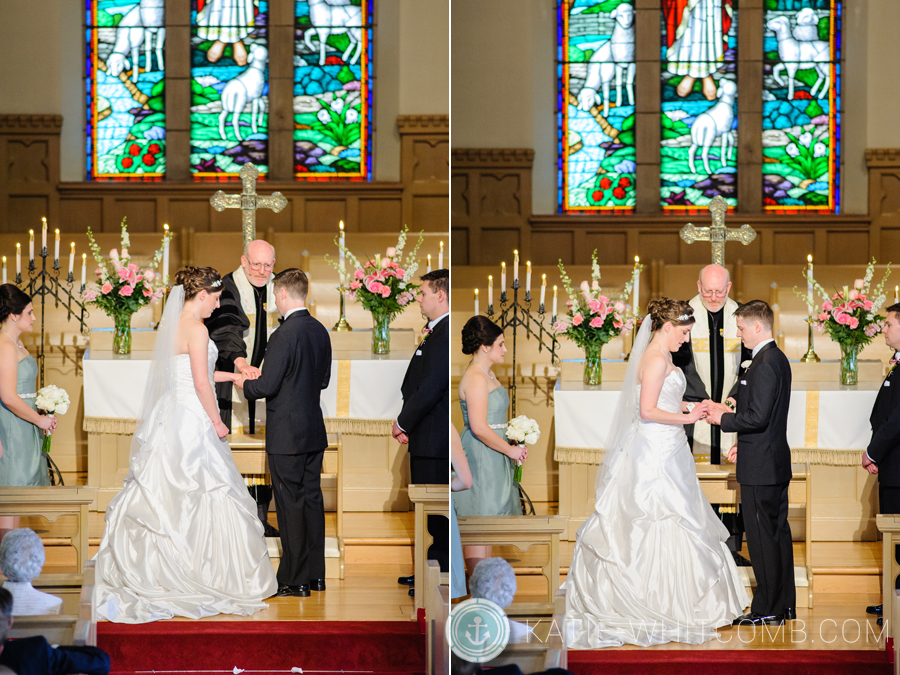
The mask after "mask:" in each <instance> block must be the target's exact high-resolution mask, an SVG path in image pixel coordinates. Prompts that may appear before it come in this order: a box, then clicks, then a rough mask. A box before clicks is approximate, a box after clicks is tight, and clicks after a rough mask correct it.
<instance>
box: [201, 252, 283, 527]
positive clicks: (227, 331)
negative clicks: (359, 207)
mask: <svg viewBox="0 0 900 675" xmlns="http://www.w3.org/2000/svg"><path fill="white" fill-rule="evenodd" d="M274 267H275V249H274V248H273V247H272V245H271V244H269V242H267V241H263V240H261V239H258V240H256V241H251V242H250V243H249V244H247V246H245V247H244V255H242V256H241V266H240V267H238V268H237V269H236V270H235V271H234V272H231V273H230V274H226V275H225V276H224V277H223V278H222V295H221V296H220V298H219V308H218V309H216V310H215V311H214V312H213V313H212V315H211V316H210V317H209V318H208V319H207V320H206V327H207V329H208V330H209V337H210V339H211V340H212V341H213V342H214V343H215V344H216V348H217V349H218V350H219V357H218V360H217V361H216V370H220V371H224V372H228V373H240V374H241V375H243V376H244V377H246V378H248V379H251V380H253V379H256V378H257V377H259V369H260V367H261V366H262V362H263V356H264V355H265V353H266V344H267V342H268V340H269V337H271V335H272V333H273V332H274V331H275V329H276V328H278V311H277V310H276V309H275V291H274V289H273V285H272V269H273V268H274ZM216 399H217V400H218V405H219V414H220V415H221V416H222V422H223V423H224V424H225V426H227V427H228V428H229V430H230V431H231V433H248V434H252V433H257V432H259V431H263V429H264V425H265V419H266V418H265V414H264V413H265V406H266V404H265V401H259V402H257V401H254V400H252V399H249V400H248V399H245V398H244V395H243V393H242V392H241V391H240V389H239V388H237V387H235V386H233V385H232V383H231V382H219V383H217V384H216ZM244 479H245V480H246V482H247V487H248V489H249V490H250V495H251V496H252V497H253V499H254V500H255V501H256V512H257V515H258V516H259V520H260V522H261V523H262V524H263V528H265V535H266V536H267V537H277V536H278V530H276V529H275V528H274V527H272V526H271V525H269V521H268V516H269V504H270V503H271V501H272V485H271V482H270V479H269V477H268V476H266V475H260V476H245V477H244Z"/></svg>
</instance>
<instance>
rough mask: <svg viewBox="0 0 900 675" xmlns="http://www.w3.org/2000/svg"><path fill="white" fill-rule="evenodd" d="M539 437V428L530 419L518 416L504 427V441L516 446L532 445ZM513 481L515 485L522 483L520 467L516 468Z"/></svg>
mask: <svg viewBox="0 0 900 675" xmlns="http://www.w3.org/2000/svg"><path fill="white" fill-rule="evenodd" d="M540 437H541V428H540V427H539V426H538V423H537V422H535V421H534V420H533V419H531V418H530V417H526V416H525V415H519V416H518V417H514V418H513V419H511V420H510V421H509V423H508V424H507V425H506V439H507V440H508V441H510V442H513V441H514V442H515V444H516V445H520V444H521V445H534V444H535V443H537V441H538V439H539V438H540ZM513 480H515V481H516V482H517V483H519V482H521V481H522V465H521V464H519V465H518V466H516V473H515V475H514V476H513Z"/></svg>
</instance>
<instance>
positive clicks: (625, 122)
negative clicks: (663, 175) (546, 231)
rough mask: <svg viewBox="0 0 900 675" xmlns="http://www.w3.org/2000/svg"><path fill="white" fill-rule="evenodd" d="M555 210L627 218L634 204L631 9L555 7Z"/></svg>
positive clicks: (608, 0) (580, 3)
mask: <svg viewBox="0 0 900 675" xmlns="http://www.w3.org/2000/svg"><path fill="white" fill-rule="evenodd" d="M558 11H559V16H558V24H557V31H558V33H557V43H558V47H557V49H558V54H557V68H558V71H557V77H558V81H559V93H558V100H557V110H558V112H557V115H558V119H557V127H558V133H559V138H558V144H559V155H558V156H559V159H558V166H557V171H558V185H559V207H560V211H561V212H563V213H578V212H612V213H630V212H631V211H632V210H633V209H634V205H635V171H636V168H637V167H636V164H635V144H634V74H635V60H634V4H633V3H632V2H626V1H625V0H559V1H558Z"/></svg>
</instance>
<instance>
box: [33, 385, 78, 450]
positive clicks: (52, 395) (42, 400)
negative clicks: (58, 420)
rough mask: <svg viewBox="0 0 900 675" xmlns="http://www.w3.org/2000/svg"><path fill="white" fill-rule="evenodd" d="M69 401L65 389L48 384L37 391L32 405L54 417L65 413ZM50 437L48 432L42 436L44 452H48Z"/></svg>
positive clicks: (67, 409)
mask: <svg viewBox="0 0 900 675" xmlns="http://www.w3.org/2000/svg"><path fill="white" fill-rule="evenodd" d="M69 403H70V402H69V394H68V393H67V392H66V390H65V389H60V388H59V387H57V386H56V385H55V384H48V385H47V386H46V387H42V388H41V389H40V390H39V391H38V393H37V399H35V402H34V407H35V408H37V409H38V410H40V411H42V412H44V413H45V414H47V415H49V416H50V417H56V416H57V415H65V414H66V413H67V412H68V411H69ZM52 438H53V437H52V436H51V435H50V434H47V435H46V436H44V445H43V447H42V448H41V449H42V450H43V451H44V452H50V443H51V442H52Z"/></svg>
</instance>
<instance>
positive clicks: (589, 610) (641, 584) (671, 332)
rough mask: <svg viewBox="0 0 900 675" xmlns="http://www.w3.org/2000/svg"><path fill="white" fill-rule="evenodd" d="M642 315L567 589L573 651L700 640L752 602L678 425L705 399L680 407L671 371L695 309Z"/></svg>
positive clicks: (678, 381)
mask: <svg viewBox="0 0 900 675" xmlns="http://www.w3.org/2000/svg"><path fill="white" fill-rule="evenodd" d="M649 310H650V314H649V316H648V317H646V318H645V319H644V322H643V325H642V326H641V330H640V332H639V333H638V335H637V336H636V338H635V342H634V349H633V350H632V352H631V359H630V362H629V365H628V370H627V372H626V375H625V381H624V383H623V389H622V396H621V398H620V399H619V405H618V408H617V411H616V417H615V422H614V423H613V426H612V428H611V429H610V431H609V436H608V439H607V452H606V457H605V458H604V462H603V464H602V465H601V467H600V468H599V470H598V474H597V494H596V503H595V511H594V513H593V515H591V517H590V518H588V519H587V521H585V523H584V524H583V525H582V526H581V528H580V529H579V530H578V537H577V540H576V543H575V551H574V553H573V556H572V564H571V567H570V570H569V575H568V577H567V579H566V582H565V584H564V586H565V589H566V631H567V638H566V639H567V642H568V645H569V647H570V648H575V649H593V648H597V647H612V646H620V645H622V644H625V643H628V644H634V645H638V646H641V647H647V646H650V645H658V644H663V643H666V642H685V643H689V644H699V643H702V642H705V641H707V640H711V639H713V638H715V637H716V632H715V630H716V628H719V627H721V626H729V625H731V622H732V620H733V619H735V618H736V617H738V616H740V615H741V614H742V610H743V608H744V607H746V606H747V605H748V604H750V598H749V597H748V595H747V591H746V590H745V589H744V586H743V583H742V582H741V579H740V577H739V575H738V572H737V567H735V564H734V560H733V558H732V556H731V553H730V551H729V549H728V546H727V544H726V542H727V539H728V530H727V529H726V528H725V526H724V525H722V523H721V522H720V521H719V519H718V518H717V517H716V514H715V512H714V511H713V509H712V507H711V506H710V505H709V502H708V501H707V499H706V497H705V496H704V494H703V492H702V490H701V489H700V482H699V480H698V479H697V475H696V471H695V469H694V460H693V457H692V455H691V451H690V449H689V448H688V445H687V438H686V436H685V432H684V427H683V425H685V424H691V423H694V422H697V421H698V420H700V419H703V418H705V416H706V404H705V403H700V404H697V405H695V406H694V408H693V410H691V411H687V410H686V407H685V406H684V405H683V404H682V401H681V396H682V393H683V392H684V386H685V379H684V375H683V374H682V372H681V371H680V370H679V369H678V368H676V367H675V366H674V365H673V364H672V352H675V351H677V350H678V348H679V346H681V345H682V344H684V343H685V342H687V341H688V340H689V339H690V332H691V327H692V326H693V324H694V317H693V310H692V309H691V307H690V305H688V303H686V302H682V301H680V300H671V299H669V298H662V299H660V300H653V301H651V302H650V306H649ZM651 329H652V335H651Z"/></svg>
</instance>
